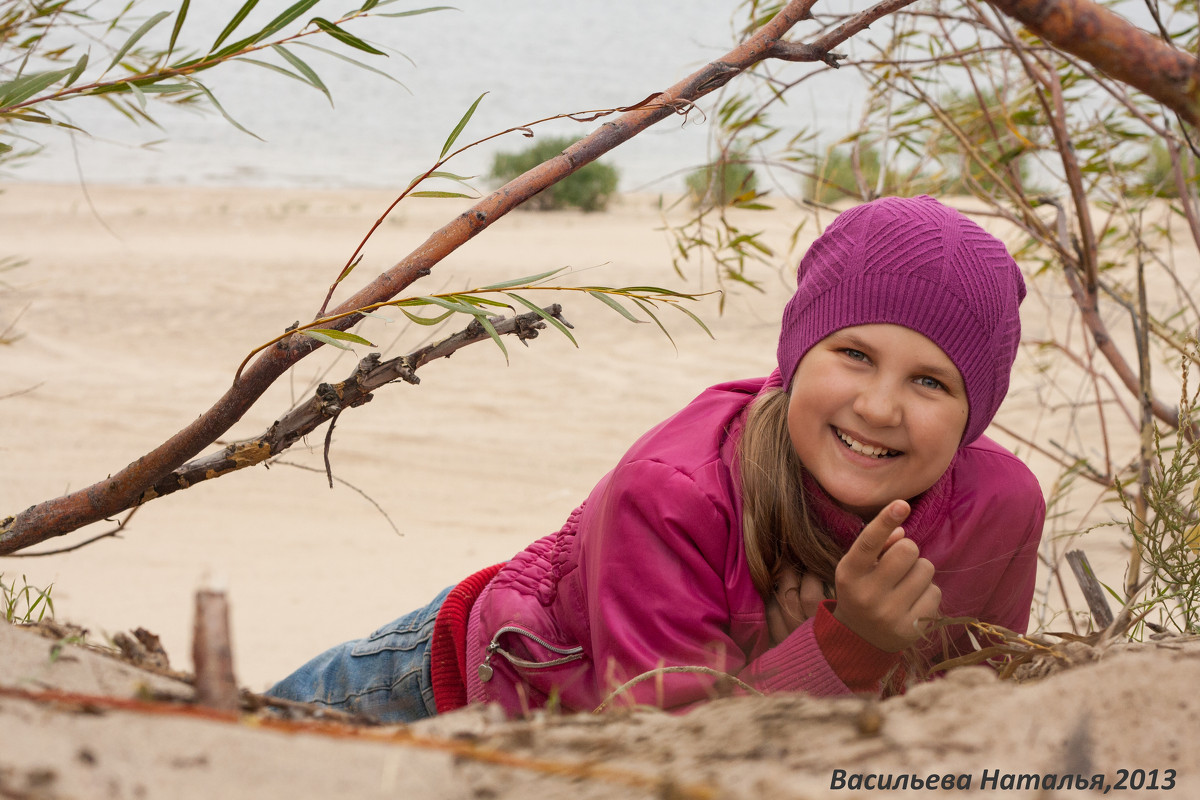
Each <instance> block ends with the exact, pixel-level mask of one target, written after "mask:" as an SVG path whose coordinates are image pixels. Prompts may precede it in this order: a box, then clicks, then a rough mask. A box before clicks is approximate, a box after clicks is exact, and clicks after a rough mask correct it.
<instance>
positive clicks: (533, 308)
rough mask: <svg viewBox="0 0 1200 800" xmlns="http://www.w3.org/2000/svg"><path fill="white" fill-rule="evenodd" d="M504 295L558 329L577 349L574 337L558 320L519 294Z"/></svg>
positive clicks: (508, 293) (577, 345)
mask: <svg viewBox="0 0 1200 800" xmlns="http://www.w3.org/2000/svg"><path fill="white" fill-rule="evenodd" d="M505 294H506V295H507V296H508V297H511V298H512V299H513V300H516V301H517V302H518V303H520V304H521V305H523V306H525V307H526V308H528V309H529V310H530V311H533V312H534V313H536V314H537V315H538V316H539V317H541V318H542V319H544V320H546V322H549V323H550V324H551V325H553V326H554V327H556V328H558V329H559V331H561V332H562V335H563V336H566V337H567V338H568V339H570V340H571V344H573V345H575V346H576V347H579V342H577V341H575V337H574V336H572V335H571V331H570V330H568V329H567V326H566V325H564V324H563V323H562V322H561V321H559V320H558V319H556V318H554V317H552V316H550V315H549V314H547V313H546V311H545V309H543V308H541V307H540V306H538V305H536V304H534V303H531V302H529V301H528V300H526V299H525V298H524V297H521V295H519V294H512V293H511V292H505Z"/></svg>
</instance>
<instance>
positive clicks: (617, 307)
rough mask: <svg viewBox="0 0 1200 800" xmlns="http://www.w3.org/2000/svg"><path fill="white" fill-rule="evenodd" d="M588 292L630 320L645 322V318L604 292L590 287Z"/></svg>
mask: <svg viewBox="0 0 1200 800" xmlns="http://www.w3.org/2000/svg"><path fill="white" fill-rule="evenodd" d="M587 293H588V294H590V295H591V296H592V297H594V298H596V299H597V300H599V301H600V302H601V303H604V305H606V306H608V307H609V308H611V309H613V310H614V311H616V312H617V313H618V314H620V315H621V316H622V317H624V318H625V319H627V320H629V321H630V322H638V323H641V322H644V320H640V319H638V318H637V317H635V316H634V315H633V314H631V313H629V310H628V309H627V308H625V306H623V305H621V304H620V303H618V302H617V301H616V300H614V299H612V298H611V297H609V296H608V295H607V294H605V293H604V292H599V291H596V290H594V289H588V290H587Z"/></svg>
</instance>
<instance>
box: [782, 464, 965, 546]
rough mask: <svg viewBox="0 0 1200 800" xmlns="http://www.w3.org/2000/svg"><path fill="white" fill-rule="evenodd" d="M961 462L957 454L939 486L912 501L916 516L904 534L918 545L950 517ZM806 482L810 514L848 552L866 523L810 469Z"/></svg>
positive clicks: (912, 518)
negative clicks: (842, 504) (956, 463)
mask: <svg viewBox="0 0 1200 800" xmlns="http://www.w3.org/2000/svg"><path fill="white" fill-rule="evenodd" d="M957 460H958V456H957V455H955V456H954V460H952V461H951V462H950V466H949V467H948V468H947V469H946V471H945V472H944V473H943V474H942V477H940V478H938V480H937V483H935V484H933V486H930V487H929V488H928V489H926V490H925V491H924V492H922V493H921V494H919V495H917V496H916V497H915V498H909V500H908V502H909V505H910V506H912V513H911V514H909V515H908V519H907V520H905V521H904V523H903V527H904V535H905V537H906V538H908V539H912V540H913V542H915V543H916V544H918V545H919V544H922V543H923V542H924V541H925V539H927V538H928V537H929V535H930V534H931V533H932V532H933V531H935V530H936V529H937V528H938V526H939V525H940V524H941V522H942V520H944V519H945V518H946V514H947V511H948V507H949V503H950V496H951V494H952V492H953V486H954V461H957ZM803 480H804V489H805V499H806V500H807V501H808V507H809V512H810V513H811V514H812V515H813V517H815V518H816V521H817V524H818V525H820V526H821V529H822V530H824V531H825V532H826V533H828V534H829V535H830V536H832V537H833V540H834V541H835V542H837V543H838V545H839V546H840V547H841V548H842V549H843V550H845V549H848V548H849V547H850V545H851V544H853V543H854V540H855V539H857V538H858V534H860V533H862V529H863V528H864V527H866V523H865V522H863V520H861V519H860V518H859V517H858V516H857V515H855V514H851V513H850V512H849V511H846V510H845V509H843V508H841V507H840V506H839V505H838V504H837V503H835V502H834V501H833V498H831V497H830V496H829V494H828V493H826V491H825V490H824V489H823V488H821V485H820V484H819V483H817V480H816V478H814V477H813V476H812V475H810V474H809V473H808V471H807V470H805V472H804V477H803Z"/></svg>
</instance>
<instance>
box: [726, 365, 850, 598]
mask: <svg viewBox="0 0 1200 800" xmlns="http://www.w3.org/2000/svg"><path fill="white" fill-rule="evenodd" d="M788 402H789V398H788V394H787V392H785V391H784V390H783V389H777V390H774V391H767V392H764V393H763V394H762V395H760V396H759V397H758V398H756V399H755V400H754V402H753V404H751V406H750V409H749V410H748V411H747V415H746V424H745V427H744V429H743V431H742V437H741V440H740V442H739V443H738V459H739V460H738V467H739V470H740V472H741V483H742V487H741V488H742V528H743V537H744V538H745V542H746V558H747V560H748V561H749V565H750V576H751V578H753V580H754V586H755V588H756V589H758V593H759V594H760V595H762V597H763V599H764V600H765V599H767V598H769V597H770V596H771V595H772V594H774V590H775V588H774V587H775V582H776V581H777V580H778V578H779V575H780V574H781V573H782V572H783V570H784V569H786V568H788V567H790V568H792V569H793V570H795V571H796V572H797V573H805V572H809V573H812V574H813V575H815V576H816V577H818V578H820V579H821V580H822V581H824V582H825V583H826V584H827V585H830V586H832V585H833V573H834V569H835V568H836V567H837V563H838V561H839V560H840V559H841V557H842V555H843V554H842V552H841V549H840V548H839V547H838V546H837V544H836V543H835V542H834V541H833V540H832V539H831V538H830V537H829V535H828V534H826V533H825V532H824V531H822V530H821V529H820V528H818V527H817V526H816V524H815V523H814V522H813V520H812V518H811V516H810V515H809V513H808V503H807V502H806V501H805V496H804V483H803V481H802V479H801V469H802V466H801V464H800V458H799V456H797V455H796V451H795V449H794V448H793V447H792V439H791V435H790V434H789V433H788V424H787V415H788Z"/></svg>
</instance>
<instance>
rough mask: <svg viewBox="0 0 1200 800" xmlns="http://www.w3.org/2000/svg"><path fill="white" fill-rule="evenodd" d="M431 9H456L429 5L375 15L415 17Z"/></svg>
mask: <svg viewBox="0 0 1200 800" xmlns="http://www.w3.org/2000/svg"><path fill="white" fill-rule="evenodd" d="M393 2H395V0H387V2H385V3H381V4H380V5H385V6H386V5H388V3H393ZM431 11H458V9H457V8H455V7H454V6H430V7H429V8H417V9H414V10H412V11H389V12H387V13H386V14H376V15H375V16H377V17H415V16H416V15H417V14H428V13H429V12H431Z"/></svg>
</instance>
